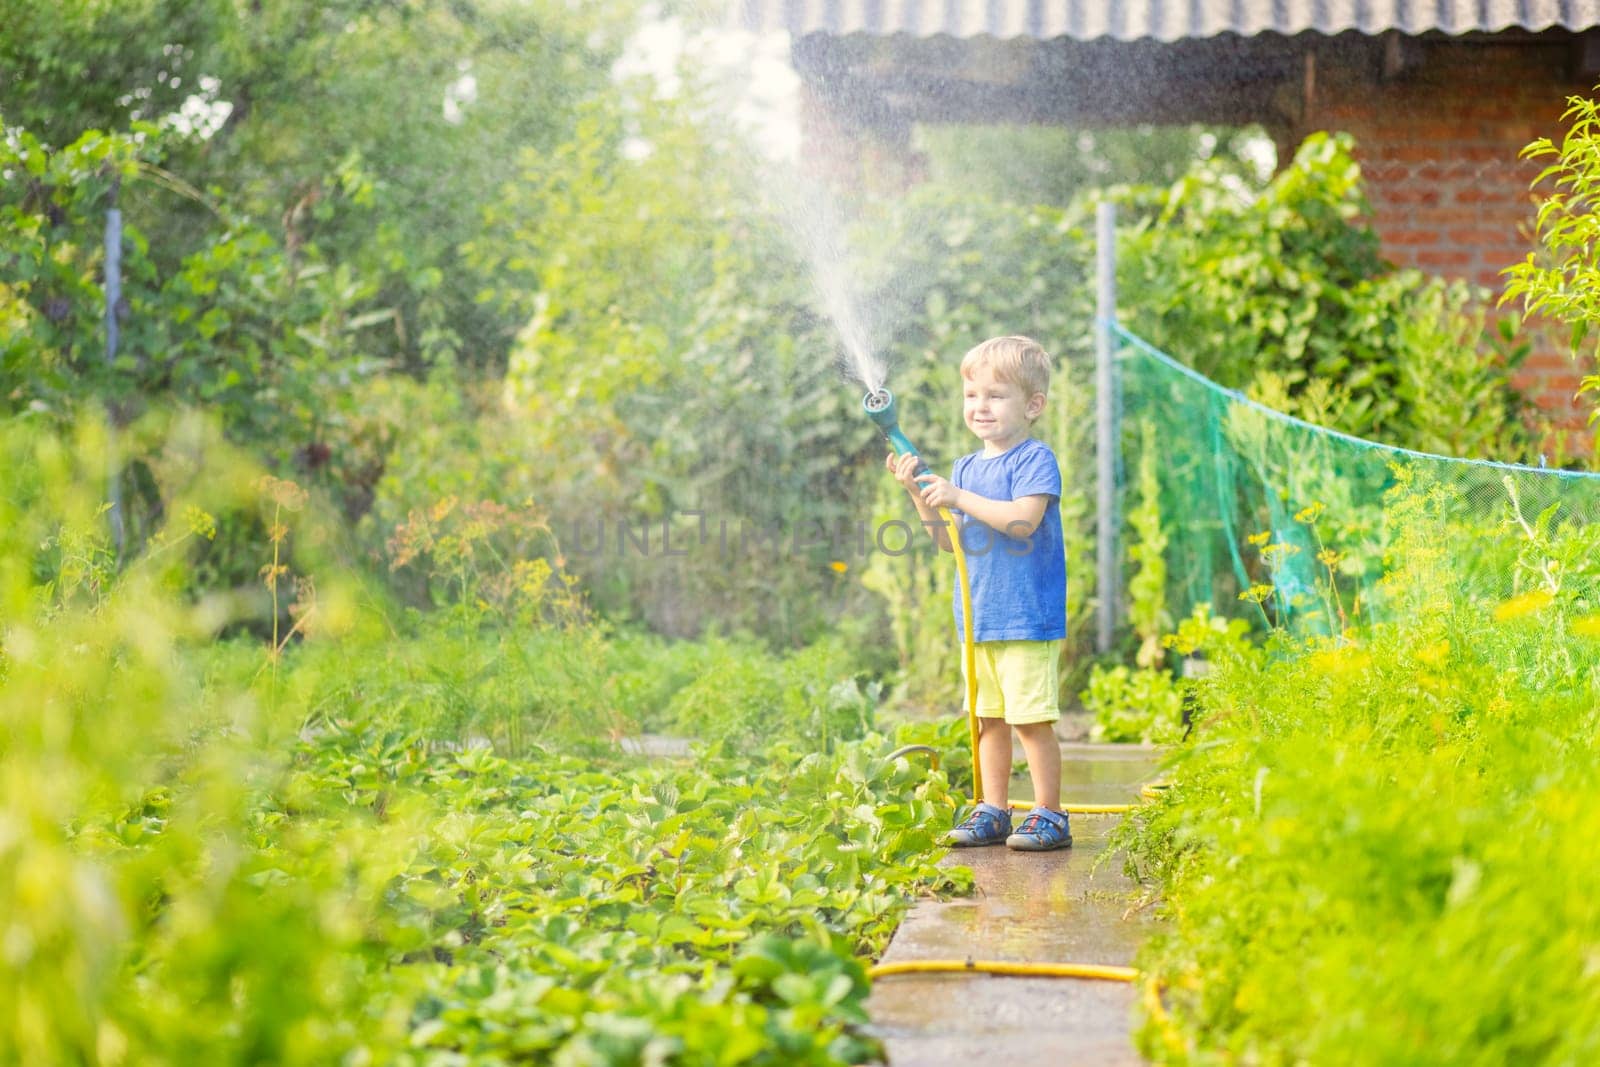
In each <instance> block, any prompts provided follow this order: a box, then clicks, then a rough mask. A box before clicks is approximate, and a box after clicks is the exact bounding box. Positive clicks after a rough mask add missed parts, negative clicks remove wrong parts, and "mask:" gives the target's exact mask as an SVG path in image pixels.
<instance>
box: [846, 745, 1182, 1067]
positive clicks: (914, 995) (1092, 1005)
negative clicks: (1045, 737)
mask: <svg viewBox="0 0 1600 1067" xmlns="http://www.w3.org/2000/svg"><path fill="white" fill-rule="evenodd" d="M1158 760H1159V755H1158V754H1157V753H1154V752H1152V751H1150V750H1148V749H1141V748H1134V747H1128V746H1114V745H1083V744H1066V745H1063V746H1062V775H1061V780H1062V789H1063V794H1064V796H1063V800H1064V801H1065V802H1066V803H1069V804H1072V803H1088V804H1114V803H1124V802H1129V801H1137V799H1138V796H1139V786H1140V785H1141V784H1142V783H1144V782H1147V781H1149V780H1151V779H1152V778H1154V777H1155V773H1156V765H1157V762H1158ZM1012 795H1013V796H1017V797H1026V796H1028V795H1029V794H1028V785H1027V782H1026V780H1025V779H1020V780H1019V781H1017V782H1015V783H1013V786H1012ZM1119 818H1121V816H1118V815H1074V816H1073V817H1072V838H1073V847H1072V848H1071V849H1066V850H1063V851H1060V852H1053V853H1044V854H1032V855H1030V854H1025V853H1018V852H1012V851H1010V850H1009V849H1006V848H982V849H968V850H963V851H952V852H951V854H950V855H949V857H947V858H946V860H945V863H946V864H948V865H952V866H955V865H964V866H968V867H971V868H972V871H973V874H974V875H975V877H976V889H975V891H974V893H973V895H972V896H971V897H967V898H963V899H958V900H949V901H923V902H921V903H919V904H917V905H915V906H914V907H913V908H912V910H911V911H910V912H909V913H908V914H907V915H906V918H905V921H904V922H902V923H901V925H900V928H899V930H897V931H896V932H895V935H894V938H893V940H891V941H890V943H889V948H888V950H887V951H885V953H884V955H883V960H884V962H886V963H890V962H898V961H902V960H932V959H958V960H959V959H967V958H971V959H981V960H1006V961H1016V962H1026V963H1108V964H1119V965H1127V964H1130V963H1132V961H1133V953H1134V951H1135V949H1137V948H1138V946H1139V943H1140V942H1141V941H1142V940H1143V939H1144V937H1145V936H1146V935H1147V934H1148V933H1149V931H1150V924H1151V920H1150V919H1149V917H1148V916H1147V915H1146V914H1144V913H1139V914H1136V915H1132V916H1126V913H1127V910H1128V907H1129V904H1130V903H1131V901H1132V899H1133V893H1134V886H1133V884H1132V883H1131V882H1129V881H1128V879H1127V878H1125V877H1124V876H1123V874H1122V870H1121V864H1120V863H1119V862H1117V861H1116V860H1114V859H1113V860H1111V861H1108V862H1107V863H1106V864H1104V865H1103V866H1102V867H1101V868H1100V869H1099V870H1098V871H1095V872H1094V874H1093V875H1092V876H1091V875H1090V868H1091V867H1092V866H1094V862H1095V860H1096V859H1097V858H1098V857H1099V856H1100V854H1101V853H1102V852H1104V850H1105V840H1106V835H1107V834H1108V833H1109V832H1110V831H1111V829H1112V827H1113V826H1114V825H1115V824H1116V820H1117V819H1119ZM1125 916H1126V917H1125ZM1134 996H1135V993H1134V989H1133V987H1132V986H1130V985H1128V984H1126V983H1123V982H1104V981H1090V980H1084V979H1077V978H1010V977H999V976H993V975H984V974H950V975H942V974H930V975H891V976H887V977H884V978H880V979H878V980H877V981H876V982H874V983H873V989H872V996H871V998H870V999H869V1000H868V1001H867V1011H868V1013H869V1014H870V1016H871V1018H872V1027H871V1029H872V1031H873V1032H874V1033H875V1034H876V1035H877V1036H878V1037H880V1038H881V1039H882V1040H883V1042H884V1045H885V1047H886V1050H887V1053H888V1057H889V1063H890V1065H891V1067H946V1065H948V1067H975V1065H978V1064H986V1065H996V1067H998V1065H1002V1064H1003V1065H1007V1067H1009V1065H1013V1064H1015V1065H1033V1064H1038V1065H1041V1067H1044V1065H1049V1067H1066V1065H1071V1064H1085V1065H1095V1067H1113V1065H1120V1064H1138V1063H1142V1062H1143V1061H1142V1060H1141V1059H1140V1057H1139V1056H1138V1054H1137V1053H1136V1052H1135V1051H1134V1049H1133V1045H1132V1042H1131V1040H1130V1037H1129V1033H1130V1029H1131V1022H1132V1012H1133V1003H1134Z"/></svg>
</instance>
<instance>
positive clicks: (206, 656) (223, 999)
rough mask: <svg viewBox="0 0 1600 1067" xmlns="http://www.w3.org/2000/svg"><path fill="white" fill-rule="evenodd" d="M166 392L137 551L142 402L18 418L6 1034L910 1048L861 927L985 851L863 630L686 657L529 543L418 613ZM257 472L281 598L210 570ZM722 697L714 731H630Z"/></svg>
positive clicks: (12, 431) (875, 924)
mask: <svg viewBox="0 0 1600 1067" xmlns="http://www.w3.org/2000/svg"><path fill="white" fill-rule="evenodd" d="M143 429H145V430H147V431H148V432H149V433H151V434H152V435H155V434H156V430H155V429H151V428H150V427H148V426H146V427H143ZM158 429H159V431H160V433H159V439H158V436H150V437H147V438H145V439H144V441H143V443H144V444H145V445H146V446H147V447H148V448H149V450H150V451H149V454H150V455H152V456H158V457H161V459H162V466H163V470H164V471H166V472H167V473H166V475H164V478H169V479H170V480H164V481H163V484H162V490H163V494H164V498H166V499H170V500H172V501H173V507H172V512H171V513H172V519H171V521H170V522H168V523H166V524H164V525H162V526H161V527H159V528H158V529H155V530H153V531H152V532H151V544H152V545H153V546H155V547H153V548H152V549H151V550H150V551H148V552H147V553H146V554H145V555H144V556H143V557H141V558H140V559H139V560H138V561H136V562H134V563H132V564H131V565H130V566H128V567H126V568H125V569H124V570H123V571H122V572H121V573H117V571H116V568H115V566H114V553H113V549H112V546H111V543H110V537H109V534H108V532H107V524H106V522H105V514H104V512H105V506H104V505H103V504H102V503H101V490H102V489H103V478H100V477H96V476H95V472H96V471H97V470H98V469H100V467H101V463H102V461H103V458H104V455H105V448H106V439H105V436H104V433H103V430H101V429H99V428H97V427H95V426H94V424H88V423H86V424H85V427H84V429H83V431H82V432H81V434H80V435H79V436H78V437H77V438H76V439H73V438H67V437H62V436H57V435H51V434H45V433H41V432H39V431H38V429H37V428H36V427H32V426H26V427H24V426H18V425H15V424H13V425H11V426H8V427H6V428H4V429H3V430H0V617H3V618H4V620H5V622H4V626H3V629H0V960H3V966H0V1063H14V1064H66V1063H101V1064H116V1063H305V1064H323V1063H335V1062H348V1063H462V1062H505V1061H507V1060H518V1059H525V1060H534V1061H537V1062H554V1063H570V1064H623V1063H628V1064H632V1063H659V1062H668V1061H671V1062H681V1063H706V1064H712V1063H765V1064H774V1065H778V1064H794V1063H816V1064H834V1063H854V1062H860V1061H862V1060H863V1059H867V1058H871V1057H872V1056H873V1055H874V1048H875V1045H874V1042H872V1041H871V1040H870V1039H868V1038H866V1037H864V1036H863V1035H862V1033H861V1032H860V1030H859V1028H858V1027H859V1024H861V1023H862V1022H863V1021H864V1016H863V1010H862V1001H863V998H864V996H865V993H866V990H867V982H866V978H865V973H864V970H863V964H862V963H861V962H860V959H859V957H861V956H862V955H865V954H872V953H875V952H876V951H879V950H881V948H882V947H883V946H884V944H885V943H886V942H887V940H888V937H889V935H890V933H891V932H892V931H893V929H894V926H895V924H896V922H897V920H898V916H899V914H900V913H901V911H902V910H903V909H904V908H905V907H906V906H907V903H908V901H909V899H910V898H912V897H913V896H915V895H917V894H919V893H923V892H928V891H932V890H960V889H961V888H962V887H963V886H964V885H965V884H967V883H965V881H964V878H963V872H950V871H941V870H937V869H935V866H934V860H935V859H936V858H937V855H938V851H937V850H936V849H935V848H934V847H933V844H934V841H933V836H934V834H935V833H936V832H937V830H938V829H939V828H941V827H943V826H945V825H947V824H948V820H949V816H950V809H951V805H952V803H953V801H952V797H951V794H950V792H949V791H948V789H947V785H946V781H945V778H944V776H943V775H942V774H939V773H934V774H931V775H930V774H929V773H928V772H927V769H926V766H925V765H918V766H916V767H912V766H910V765H909V764H908V763H907V762H906V761H905V760H903V759H901V760H894V761H889V760H886V759H885V754H886V753H887V751H888V750H889V748H890V742H889V740H888V739H887V738H885V737H883V736H881V735H880V734H877V733H875V732H873V731H872V726H873V721H872V716H873V707H874V701H873V699H872V697H873V696H875V693H873V692H868V691H867V690H866V689H864V688H863V686H862V684H861V683H860V682H859V681H858V680H857V679H856V677H855V676H854V675H853V673H852V670H853V668H852V667H851V666H850V665H849V661H848V659H847V657H845V656H844V655H843V654H842V652H841V651H840V650H839V649H838V648H837V647H835V646H829V645H826V644H825V645H818V646H815V647H813V648H812V649H809V650H807V651H806V652H804V653H799V654H797V655H796V656H795V657H790V658H787V659H785V658H782V657H776V656H773V655H772V654H770V653H767V652H764V651H762V650H761V649H759V648H758V647H755V646H752V645H749V644H744V645H739V644H736V643H731V642H709V643H706V644H704V645H700V646H694V647H692V648H691V649H690V650H689V652H688V653H684V654H681V655H680V653H679V652H678V651H677V650H674V649H672V648H670V647H668V646H666V645H665V644H664V643H662V642H660V641H659V640H656V639H654V638H641V637H629V636H627V635H621V634H611V633H608V632H607V630H606V628H605V627H604V626H603V625H602V624H601V623H599V622H598V621H597V620H595V619H593V618H589V617H587V616H586V615H585V614H584V610H583V608H582V607H581V606H580V604H579V603H578V601H577V599H576V598H575V597H574V596H572V595H571V594H572V590H571V588H570V584H569V583H567V582H564V581H560V580H559V579H556V580H554V583H555V587H556V588H551V587H548V586H546V585H545V584H544V579H543V578H541V577H539V576H534V577H531V578H530V577H529V576H528V575H526V574H523V575H521V576H520V578H519V580H518V582H516V583H512V584H513V592H511V593H508V594H506V596H505V598H502V599H496V598H495V597H487V598H481V599H479V600H477V601H471V600H469V601H466V602H465V603H464V604H463V606H462V607H461V610H459V611H454V612H439V613H434V614H430V615H426V616H423V615H417V614H416V613H407V612H405V611H404V610H402V609H400V608H398V607H396V606H394V605H393V604H392V603H388V602H387V601H386V600H385V599H384V598H385V594H383V593H382V592H381V590H377V589H369V588H363V587H362V586H361V584H360V580H359V579H356V578H352V577H351V575H352V574H354V573H357V572H351V571H340V570H338V569H337V568H334V567H332V566H331V565H330V567H329V570H327V571H326V572H324V573H321V574H311V573H309V572H306V573H302V572H299V571H289V570H287V569H286V568H285V565H284V564H283V563H282V562H275V561H281V560H282V559H284V558H287V556H288V554H289V551H288V550H289V549H290V548H294V549H296V550H297V551H295V553H294V555H295V557H296V559H297V560H298V561H300V562H299V563H297V566H304V565H305V563H304V561H306V560H308V559H314V558H318V556H319V552H321V551H323V550H322V549H320V548H319V547H318V545H319V539H321V538H323V537H325V536H326V534H327V530H326V529H324V528H320V527H319V520H318V518H317V512H318V510H319V505H318V504H317V503H316V502H315V501H314V500H311V499H309V498H308V497H307V495H306V494H305V493H304V492H303V491H302V490H300V489H299V487H297V486H295V485H293V484H292V483H288V482H285V481H281V480H278V479H273V478H270V477H258V476H257V474H256V472H253V471H252V470H251V469H250V467H249V465H248V463H247V461H245V460H244V459H242V458H240V457H238V456H237V454H234V453H232V452H231V450H229V449H228V448H227V446H225V445H224V444H223V443H222V442H221V441H220V440H219V439H218V437H217V434H216V432H215V429H214V428H208V427H205V426H203V425H196V424H195V423H194V422H192V421H189V420H183V419H179V420H177V421H175V422H171V423H167V424H164V425H162V426H160V427H158ZM241 485H242V486H247V487H249V488H247V489H244V490H240V489H238V488H237V487H239V486H241ZM219 494H221V495H219ZM223 506H228V507H233V508H249V509H254V510H255V511H257V512H258V513H259V514H260V516H261V518H262V535H261V538H260V540H259V542H258V543H257V546H256V547H257V553H258V555H257V558H258V559H259V560H260V561H261V568H260V580H259V588H260V593H259V596H258V597H256V598H254V599H251V598H235V599H224V598H216V597H202V598H199V599H196V598H193V597H187V596H183V595H181V591H182V588H183V584H184V575H183V572H184V570H185V569H186V567H187V564H186V562H185V560H186V557H187V555H188V554H189V552H191V551H192V550H193V549H194V548H195V546H196V545H198V544H200V543H203V542H205V541H206V540H207V538H209V537H210V536H212V535H214V532H215V525H214V523H215V520H214V515H215V514H216V513H217V512H218V511H219V510H221V508H222V507H223ZM487 521H488V520H487V519H484V518H482V517H481V516H480V518H479V524H480V526H481V525H483V523H485V522H487ZM461 536H463V537H465V539H466V540H467V541H470V542H472V545H473V547H476V548H480V549H481V547H482V542H481V540H480V541H473V540H472V539H473V537H474V536H480V537H481V536H482V535H481V534H480V535H473V534H471V533H467V534H464V535H461ZM439 540H440V539H436V540H435V541H434V542H433V547H434V549H435V550H437V549H438V542H439ZM414 549H415V545H414V544H413V545H405V546H398V547H397V552H410V551H413V550H414ZM462 551H466V549H462ZM449 558H452V559H453V558H456V557H449ZM451 573H456V572H451ZM511 573H513V574H514V573H515V569H514V568H513V570H512V572H511ZM547 577H548V576H544V578H547ZM291 597H292V602H293V606H294V610H292V611H290V610H288V607H287V605H286V606H285V611H284V626H283V628H282V631H281V632H279V633H277V634H275V635H273V634H268V633H267V632H266V631H265V630H264V629H262V628H261V627H260V626H259V625H258V626H257V627H256V628H255V629H254V630H253V631H249V632H239V631H237V629H236V627H235V624H236V623H237V622H238V620H239V619H240V618H241V617H254V618H256V619H257V620H258V621H259V620H260V619H261V618H262V614H261V609H262V608H263V607H264V606H267V605H270V603H271V601H272V600H273V599H274V598H280V599H281V600H283V601H289V600H290V599H291ZM508 603H509V604H511V605H512V606H509V607H508V606H507V604H508ZM386 604H387V605H388V606H387V607H386V606H385V605H386ZM267 610H270V607H267ZM508 613H509V614H508ZM230 628H234V631H233V632H235V633H236V634H237V636H235V637H233V638H225V639H223V640H217V635H218V633H219V632H221V631H225V630H229V629H230ZM291 635H292V637H291ZM685 724H687V725H689V726H692V727H694V728H696V729H699V730H700V731H701V733H702V735H703V736H706V737H707V738H709V739H710V740H709V742H708V743H707V744H706V745H705V746H704V748H703V749H702V751H701V752H700V753H699V758H697V759H696V760H694V761H684V760H671V759H664V760H656V761H644V760H642V759H630V758H628V757H626V756H622V755H618V754H617V750H616V748H615V746H614V745H611V744H609V743H607V742H606V737H607V734H608V732H624V731H625V732H630V733H632V732H636V731H637V730H638V729H639V728H640V727H641V726H643V725H655V726H658V727H660V726H678V727H680V728H681V727H683V726H684V725H685ZM958 725H959V724H958ZM958 734H959V732H957V734H956V735H953V737H954V736H958ZM552 742H560V747H561V750H562V751H563V752H564V753H565V754H557V753H556V751H555V750H554V749H552V748H551V747H548V746H549V745H550V744H551V743H552ZM956 743H958V742H956Z"/></svg>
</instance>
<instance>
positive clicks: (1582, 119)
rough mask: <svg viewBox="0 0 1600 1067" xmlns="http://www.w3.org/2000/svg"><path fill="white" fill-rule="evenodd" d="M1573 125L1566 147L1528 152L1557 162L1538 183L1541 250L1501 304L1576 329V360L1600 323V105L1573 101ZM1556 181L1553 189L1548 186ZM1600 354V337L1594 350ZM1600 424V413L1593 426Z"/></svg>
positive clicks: (1544, 145) (1592, 378)
mask: <svg viewBox="0 0 1600 1067" xmlns="http://www.w3.org/2000/svg"><path fill="white" fill-rule="evenodd" d="M1567 105H1568V106H1567V110H1566V113H1565V114H1564V115H1562V121H1563V122H1566V123H1568V124H1569V125H1568V127H1567V132H1566V134H1565V135H1564V136H1563V137H1562V139H1561V146H1560V147H1559V148H1558V147H1556V145H1555V143H1554V142H1553V141H1551V139H1550V138H1548V137H1541V138H1539V139H1538V140H1536V141H1534V142H1533V143H1532V144H1530V145H1528V147H1526V148H1524V149H1523V150H1522V155H1523V156H1524V157H1526V158H1528V159H1545V160H1550V161H1551V162H1550V164H1549V165H1548V166H1546V167H1545V168H1544V170H1542V171H1540V172H1539V176H1538V177H1537V178H1535V179H1534V180H1533V188H1534V191H1535V194H1536V196H1537V197H1538V201H1539V212H1538V215H1537V221H1536V224H1535V241H1536V245H1535V248H1534V250H1533V251H1531V252H1529V253H1528V257H1527V258H1526V259H1525V260H1523V261H1522V262H1521V263H1518V264H1516V265H1515V266H1513V267H1511V268H1510V269H1509V270H1508V271H1507V273H1508V274H1509V275H1510V281H1508V282H1507V283H1506V289H1505V293H1504V294H1503V295H1502V296H1501V298H1500V302H1501V303H1505V302H1506V301H1508V300H1521V302H1522V305H1523V307H1524V309H1525V310H1526V311H1527V313H1528V314H1529V315H1532V314H1535V313H1538V314H1542V315H1546V316H1549V317H1550V318H1552V319H1554V320H1556V321H1557V322H1561V323H1566V324H1567V325H1568V326H1570V327H1571V328H1572V333H1571V345H1572V353H1573V356H1574V358H1580V354H1581V353H1582V352H1583V351H1585V349H1584V344H1585V342H1586V341H1587V340H1588V339H1589V336H1590V333H1591V331H1592V330H1593V329H1594V327H1595V326H1596V325H1600V215H1597V214H1596V212H1595V209H1596V206H1597V204H1600V104H1596V102H1595V101H1593V100H1588V99H1585V98H1584V97H1581V96H1572V97H1568V98H1567ZM1547 183H1548V184H1547ZM1588 351H1590V352H1592V353H1600V332H1596V333H1595V343H1594V345H1593V346H1592V347H1591V348H1590V349H1588ZM1578 392H1579V394H1580V395H1581V394H1583V393H1592V394H1600V374H1589V375H1586V376H1585V377H1584V379H1583V384H1582V387H1581V388H1580V389H1579V390H1578ZM1597 420H1600V408H1596V410H1594V411H1592V412H1590V414H1589V422H1590V423H1591V424H1593V423H1594V422H1595V421H1597Z"/></svg>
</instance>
